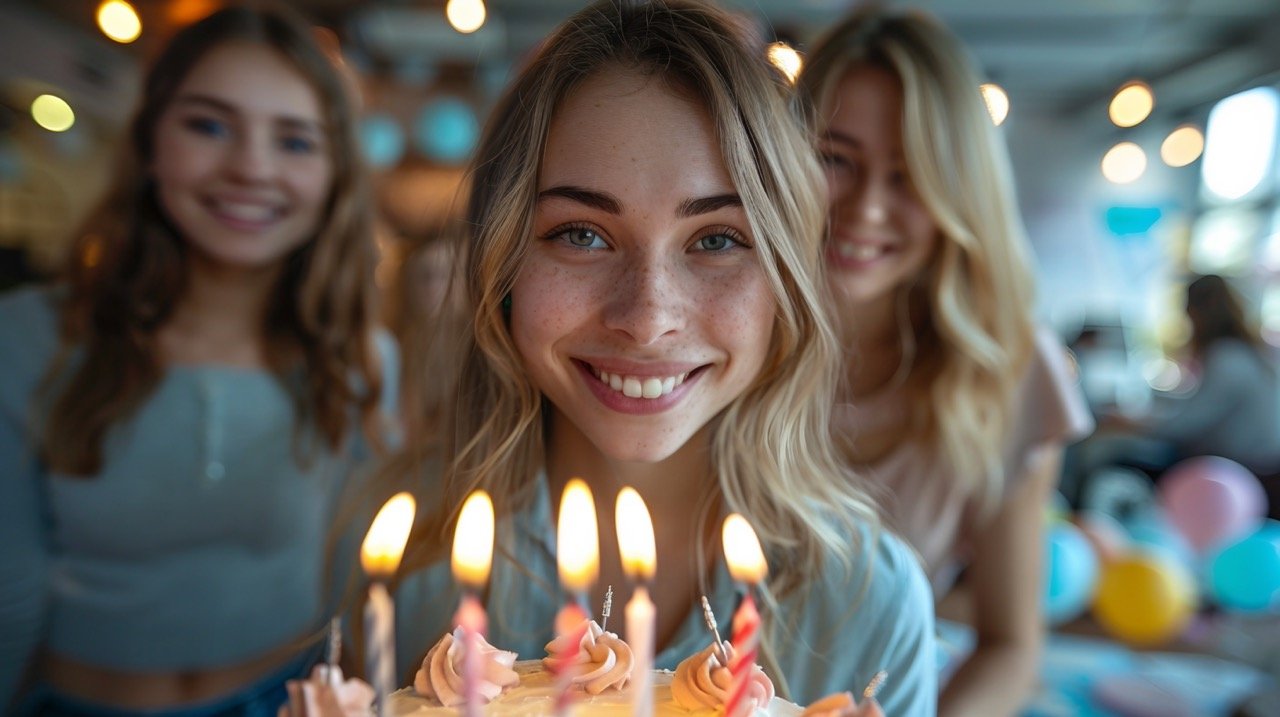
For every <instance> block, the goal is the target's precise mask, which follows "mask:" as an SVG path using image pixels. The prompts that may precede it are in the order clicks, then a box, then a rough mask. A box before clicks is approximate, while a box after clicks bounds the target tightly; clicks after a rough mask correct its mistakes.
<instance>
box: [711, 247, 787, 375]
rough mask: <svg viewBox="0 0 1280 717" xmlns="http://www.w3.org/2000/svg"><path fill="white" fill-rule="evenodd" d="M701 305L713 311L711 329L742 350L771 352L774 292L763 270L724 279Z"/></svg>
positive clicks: (716, 284)
mask: <svg viewBox="0 0 1280 717" xmlns="http://www.w3.org/2000/svg"><path fill="white" fill-rule="evenodd" d="M699 304H701V305H702V306H704V307H711V313H710V314H709V315H708V316H707V320H708V322H709V325H710V326H712V327H715V329H716V330H718V331H719V332H721V335H723V336H725V337H726V339H727V340H731V341H733V342H734V343H735V344H736V345H738V346H739V347H740V350H743V351H747V350H749V351H751V352H752V353H755V352H757V351H758V352H760V354H761V357H763V353H764V352H765V351H767V349H768V344H769V341H770V338H771V336H772V334H773V324H774V315H775V313H776V308H775V300H774V296H773V292H772V291H771V290H770V288H769V284H768V282H767V281H766V280H765V277H764V274H763V272H762V271H760V270H759V269H755V270H753V271H750V272H743V273H741V274H734V275H730V276H725V277H722V278H721V279H719V280H717V281H715V282H712V283H711V284H710V285H709V286H708V292H707V293H706V294H705V295H704V296H703V297H701V299H700V301H699Z"/></svg>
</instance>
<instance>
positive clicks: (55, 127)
mask: <svg viewBox="0 0 1280 717" xmlns="http://www.w3.org/2000/svg"><path fill="white" fill-rule="evenodd" d="M31 119H33V120H35V121H36V124H38V125H40V126H41V127H44V128H45V129H47V130H49V131H50V132H66V131H67V130H69V129H71V125H73V124H75V123H76V113H75V112H73V111H72V110H71V105H69V104H67V101H66V100H64V99H62V98H61V97H56V96H54V95H40V96H39V97H37V98H35V100H34V101H32V103H31Z"/></svg>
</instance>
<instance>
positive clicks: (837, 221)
mask: <svg viewBox="0 0 1280 717" xmlns="http://www.w3.org/2000/svg"><path fill="white" fill-rule="evenodd" d="M830 104H831V107H830V109H829V110H828V111H827V112H826V114H825V116H824V119H825V131H824V132H823V133H822V136H821V139H820V140H819V144H818V150H819V154H820V155H821V157H822V159H823V163H824V165H825V167H826V174H827V183H828V188H829V197H828V199H829V202H830V218H829V221H830V227H831V232H830V239H829V243H828V245H827V251H826V256H827V265H828V267H829V268H830V272H829V274H828V276H829V277H830V281H831V283H832V285H833V287H834V288H835V290H836V292H837V295H840V296H843V297H844V298H845V299H846V300H847V302H848V303H850V304H852V305H854V306H860V307H868V306H870V305H874V304H876V303H877V300H880V302H879V303H883V299H885V298H888V297H891V296H892V293H893V290H894V289H896V288H898V287H899V286H902V285H904V284H907V283H909V282H911V281H913V280H914V278H915V277H916V276H917V275H918V274H919V273H920V271H921V270H922V269H923V268H924V266H925V264H927V263H928V261H929V258H930V256H931V255H932V253H933V250H934V246H935V245H936V244H937V234H938V230H937V226H936V225H935V224H934V221H933V217H932V216H931V215H930V214H929V210H928V209H927V208H925V206H924V204H923V203H922V202H921V201H920V198H919V197H918V196H917V195H916V191H915V187H914V186H913V185H912V183H911V177H910V175H909V174H908V171H907V162H906V157H905V156H904V154H903V150H902V85H901V83H900V82H899V81H898V79H897V77H896V76H895V75H893V74H891V73H889V72H887V71H885V70H882V69H879V68H875V67H865V66H863V67H857V68H854V69H853V70H850V71H849V72H848V73H847V74H846V75H845V76H844V78H843V79H842V80H841V81H840V83H839V84H838V85H836V88H835V91H834V93H833V94H832V100H831V103H830Z"/></svg>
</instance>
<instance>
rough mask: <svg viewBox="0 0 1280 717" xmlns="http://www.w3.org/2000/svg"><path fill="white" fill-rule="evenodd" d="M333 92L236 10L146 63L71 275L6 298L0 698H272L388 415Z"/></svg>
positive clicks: (293, 670) (153, 705)
mask: <svg viewBox="0 0 1280 717" xmlns="http://www.w3.org/2000/svg"><path fill="white" fill-rule="evenodd" d="M354 121H355V118H354V112H353V109H352V104H351V100H350V98H349V96H348V93H347V91H346V88H345V86H344V83H343V81H342V80H341V78H340V76H339V74H338V73H337V71H336V69H335V66H334V64H333V63H332V61H331V60H330V58H329V57H328V56H326V54H325V53H324V52H323V51H322V50H321V48H320V46H319V45H318V44H317V43H316V41H315V40H314V38H313V36H312V34H311V30H310V28H309V27H308V26H307V25H306V24H305V23H303V22H301V21H300V20H299V19H297V18H295V17H294V16H293V15H292V14H289V13H285V12H283V11H280V10H258V9H249V8H246V7H232V8H228V9H225V10H222V11H219V12H217V13H215V14H213V15H212V16H210V17H208V18H206V19H204V20H202V21H200V22H198V23H196V24H194V25H192V26H190V27H188V28H187V29H185V30H183V31H181V32H180V33H178V34H177V35H176V36H175V37H174V38H173V39H172V41H171V42H170V43H169V44H168V45H167V47H166V49H165V50H164V51H163V52H162V53H161V54H160V56H159V57H158V58H157V59H156V61H155V63H154V65H153V66H152V69H151V71H150V73H149V74H148V76H147V78H146V83H145V90H144V96H143V100H142V103H141V107H140V109H139V110H138V113H137V115H136V117H135V119H134V121H133V123H132V125H131V128H130V132H129V134H128V137H127V142H126V144H125V146H124V147H123V152H122V157H121V159H122V161H121V164H120V168H119V172H118V175H117V177H116V180H115V182H114V185H113V188H112V190H111V192H110V193H109V194H108V195H107V197H106V198H105V201H104V202H103V203H102V205H101V207H100V208H99V210H98V211H97V212H96V213H95V214H94V215H93V216H92V217H91V218H90V219H89V221H88V222H87V224H86V228H85V230H84V231H83V232H82V234H81V238H80V240H79V243H78V244H77V245H76V246H75V247H74V250H73V251H72V253H71V257H70V263H69V270H68V272H67V275H66V277H65V281H64V282H63V283H62V284H60V285H57V286H56V287H53V288H48V289H25V290H20V291H17V292H15V293H12V294H10V295H8V296H6V297H4V299H3V300H0V461H2V462H0V476H2V480H0V542H3V544H4V546H5V551H4V558H3V560H2V561H0V636H2V637H0V641H2V642H0V704H10V703H11V701H12V700H13V699H14V696H15V693H16V691H17V690H18V689H19V684H20V680H21V679H22V677H23V675H24V673H26V674H27V675H28V676H29V677H33V678H34V684H35V689H34V690H32V691H31V692H30V693H29V694H27V695H26V697H25V700H24V701H23V706H22V707H21V708H19V713H26V714H40V715H96V714H119V713H122V712H123V713H128V712H131V711H142V710H145V711H147V714H152V715H186V714H202V715H211V714H218V715H242V714H243V715H248V714H259V713H271V712H274V710H275V708H276V706H277V705H279V704H280V703H281V702H282V701H283V699H284V696H285V694H284V689H283V686H284V682H285V680H286V679H288V678H289V677H293V676H296V675H299V674H302V673H303V672H304V671H305V670H306V668H308V667H309V666H310V665H309V664H308V663H309V661H311V660H312V659H313V657H314V654H315V652H316V650H315V649H314V647H313V645H315V644H317V643H318V642H319V641H318V640H313V639H312V638H313V637H319V636H320V634H321V633H322V632H323V631H322V630H321V628H322V626H323V624H324V623H325V621H326V619H327V614H326V611H325V608H324V606H323V605H322V597H321V596H322V588H323V582H324V580H323V575H324V571H325V551H326V533H327V531H328V528H329V516H330V514H331V512H332V510H333V508H334V505H333V503H334V501H335V498H336V496H337V495H338V493H339V492H340V491H341V490H343V488H344V486H345V484H346V483H347V482H348V477H349V475H350V474H351V472H352V469H353V466H354V465H355V464H356V463H357V462H358V461H359V460H361V459H362V458H363V457H364V456H366V455H368V454H369V453H370V451H371V450H372V449H376V448H377V447H378V446H379V445H380V444H381V442H382V436H383V434H384V432H385V431H386V430H387V428H388V418H389V417H388V416H387V415H386V413H385V412H384V411H383V410H382V408H380V406H379V403H380V401H383V402H385V403H386V404H387V405H389V404H390V402H391V401H392V400H393V397H394V395H395V391H396V389H395V385H396V369H395V350H394V344H393V342H392V341H391V340H390V338H389V337H388V336H386V335H385V334H379V333H378V332H377V330H376V329H375V325H374V317H375V302H374V300H373V293H372V292H373V284H372V269H373V264H374V259H375V251H374V246H373V242H372V235H371V231H370V224H371V222H370V214H369V209H370V205H369V202H368V197H367V188H366V182H365V179H364V176H363V172H362V169H361V165H360V160H359V158H358V155H357V148H356V144H355V138H354V132H353V129H354Z"/></svg>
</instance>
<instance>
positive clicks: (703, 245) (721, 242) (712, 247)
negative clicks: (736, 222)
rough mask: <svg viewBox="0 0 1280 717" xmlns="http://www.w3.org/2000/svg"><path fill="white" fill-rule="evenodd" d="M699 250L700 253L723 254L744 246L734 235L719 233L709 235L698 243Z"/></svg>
mask: <svg viewBox="0 0 1280 717" xmlns="http://www.w3.org/2000/svg"><path fill="white" fill-rule="evenodd" d="M696 246H697V248H698V249H699V250H700V251H707V252H721V251H727V250H729V249H733V248H735V247H741V246H743V244H742V242H740V241H738V240H737V239H736V238H734V237H733V235H731V234H728V233H726V232H717V233H715V234H708V235H706V236H704V237H702V238H701V239H699V240H698V241H697V244H696Z"/></svg>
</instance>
